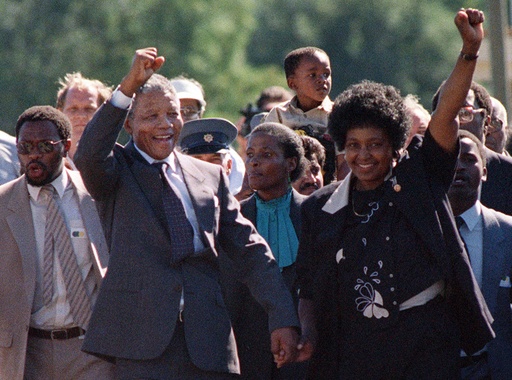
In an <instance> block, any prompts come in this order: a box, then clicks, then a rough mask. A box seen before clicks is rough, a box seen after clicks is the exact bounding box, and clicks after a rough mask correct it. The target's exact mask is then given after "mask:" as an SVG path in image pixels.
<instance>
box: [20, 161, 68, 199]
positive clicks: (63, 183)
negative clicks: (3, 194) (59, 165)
mask: <svg viewBox="0 0 512 380" xmlns="http://www.w3.org/2000/svg"><path fill="white" fill-rule="evenodd" d="M66 170H67V169H66V168H63V169H62V173H60V175H59V176H58V177H57V178H55V179H54V180H53V181H52V182H50V184H51V185H53V187H54V188H55V190H56V191H57V194H59V198H62V196H63V195H64V191H65V190H66V187H68V184H69V178H68V174H67V173H66ZM27 188H28V193H29V194H30V196H31V197H32V199H35V200H37V199H38V197H39V192H40V191H41V186H33V185H31V184H29V183H27Z"/></svg>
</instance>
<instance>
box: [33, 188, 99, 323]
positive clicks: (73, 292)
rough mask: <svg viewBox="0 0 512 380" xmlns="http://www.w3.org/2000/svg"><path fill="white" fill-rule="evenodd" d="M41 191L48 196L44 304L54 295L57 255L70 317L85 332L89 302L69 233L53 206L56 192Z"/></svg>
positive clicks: (58, 211) (60, 214) (44, 261)
mask: <svg viewBox="0 0 512 380" xmlns="http://www.w3.org/2000/svg"><path fill="white" fill-rule="evenodd" d="M41 191H43V192H45V193H46V194H48V207H47V211H46V227H45V241H44V254H43V257H44V258H43V300H44V302H45V304H47V303H49V302H47V300H48V297H49V300H50V301H51V298H52V295H53V258H54V255H55V253H56V254H57V255H58V258H59V261H60V266H61V269H62V274H63V277H64V283H65V284H66V291H67V299H68V302H69V305H70V307H71V314H72V315H73V319H74V321H75V323H76V324H77V325H79V326H80V327H82V328H83V329H86V328H87V325H88V323H89V319H90V318H91V309H92V308H91V301H90V299H89V296H88V295H87V292H86V290H85V285H84V281H83V279H82V275H81V273H80V268H79V267H78V263H77V260H76V255H75V252H74V250H73V246H72V244H71V238H70V233H69V231H68V229H67V227H66V223H65V222H64V218H63V216H62V213H61V212H60V210H59V206H58V205H57V203H56V202H55V199H54V196H57V194H56V192H55V188H54V187H53V186H52V185H45V186H43V188H42V189H41ZM48 283H50V284H48Z"/></svg>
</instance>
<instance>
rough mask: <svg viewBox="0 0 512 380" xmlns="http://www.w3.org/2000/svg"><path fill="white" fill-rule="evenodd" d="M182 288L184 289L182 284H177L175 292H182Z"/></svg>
mask: <svg viewBox="0 0 512 380" xmlns="http://www.w3.org/2000/svg"><path fill="white" fill-rule="evenodd" d="M181 289H182V287H181V285H176V286H175V287H174V291H175V292H181Z"/></svg>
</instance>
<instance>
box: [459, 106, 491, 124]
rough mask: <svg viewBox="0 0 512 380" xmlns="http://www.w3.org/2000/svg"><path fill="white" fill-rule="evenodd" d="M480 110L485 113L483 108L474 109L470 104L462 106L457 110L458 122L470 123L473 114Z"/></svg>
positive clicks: (473, 116)
mask: <svg viewBox="0 0 512 380" xmlns="http://www.w3.org/2000/svg"><path fill="white" fill-rule="evenodd" d="M481 112H483V113H484V114H485V108H477V109H474V108H473V107H472V106H466V107H462V108H461V109H460V110H459V122H460V123H462V124H466V123H471V122H472V121H473V119H474V118H475V114H477V113H481Z"/></svg>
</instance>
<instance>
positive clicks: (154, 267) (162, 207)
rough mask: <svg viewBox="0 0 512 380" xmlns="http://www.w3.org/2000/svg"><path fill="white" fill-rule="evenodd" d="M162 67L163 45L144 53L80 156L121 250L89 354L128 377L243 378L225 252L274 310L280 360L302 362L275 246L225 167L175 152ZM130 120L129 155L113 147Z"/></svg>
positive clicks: (173, 112) (176, 112) (175, 130)
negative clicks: (224, 277)
mask: <svg viewBox="0 0 512 380" xmlns="http://www.w3.org/2000/svg"><path fill="white" fill-rule="evenodd" d="M163 62H164V58H163V57H159V56H157V50H156V49H155V48H146V49H141V50H137V52H136V54H135V57H134V60H133V63H132V67H131V69H130V71H129V73H128V74H127V75H126V76H125V77H124V79H123V81H122V82H121V84H120V86H119V88H118V90H117V91H115V92H114V94H113V96H112V98H111V99H110V101H107V102H106V103H105V104H104V105H103V106H102V107H101V108H100V110H99V111H98V112H97V114H96V115H95V117H94V118H93V120H92V121H91V122H90V123H89V125H88V126H87V128H86V130H85V132H84V134H83V136H82V138H81V141H80V145H79V148H78V151H77V153H76V155H75V163H76V165H77V167H78V169H79V170H80V171H81V172H82V173H83V176H84V178H86V180H85V183H86V186H87V187H88V189H89V190H90V192H91V194H92V195H93V197H94V198H95V199H96V201H97V203H98V205H99V207H100V209H101V213H100V214H101V216H102V220H103V224H104V226H105V229H106V230H105V233H106V237H107V241H108V243H109V245H110V248H111V256H110V262H109V271H108V273H107V275H106V277H105V282H104V286H102V289H101V291H100V295H99V297H98V301H97V304H96V307H95V310H94V313H93V316H92V319H91V323H90V327H89V330H88V331H87V338H86V339H85V342H84V350H85V351H88V352H91V353H94V354H97V355H101V356H106V357H110V358H114V359H115V360H116V363H117V371H118V377H119V378H122V379H139V378H165V379H228V378H232V377H233V376H235V375H234V374H237V373H239V364H238V358H237V354H236V346H235V341H234V336H233V332H232V329H231V323H230V320H229V317H228V314H227V311H226V308H225V305H224V300H223V297H222V295H221V290H220V286H219V269H218V268H219V267H218V256H219V255H223V254H225V255H228V256H229V258H230V259H232V260H233V262H234V263H235V267H236V273H234V274H233V275H235V276H237V277H238V278H240V279H241V280H242V281H243V282H244V283H245V284H247V286H248V287H249V288H250V289H251V292H252V293H253V295H254V296H255V298H256V299H257V300H258V301H259V302H260V303H261V304H262V305H264V307H265V310H266V311H267V312H268V315H269V329H270V331H271V332H272V333H271V336H272V352H273V354H274V359H275V360H276V361H277V362H278V365H282V364H285V363H287V362H290V361H293V360H294V359H295V357H296V354H297V352H296V344H297V340H298V337H297V332H296V330H295V328H296V327H297V326H298V321H297V316H296V315H295V312H294V307H293V301H292V299H291V296H290V294H289V292H288V290H287V289H286V286H285V284H284V282H283V281H282V279H281V278H280V274H279V268H278V267H277V265H276V262H275V260H274V259H273V257H272V255H271V252H270V249H269V248H268V245H267V244H266V243H265V241H264V240H263V239H262V238H261V237H260V236H259V235H258V234H257V233H256V231H255V229H254V227H253V225H252V224H251V223H250V222H249V221H247V220H246V219H245V218H243V217H242V215H241V213H240V210H239V206H238V203H237V202H236V200H235V199H234V198H233V196H232V195H231V194H230V192H229V190H228V186H227V177H226V175H225V173H224V172H223V171H222V169H221V168H220V167H218V166H214V165H212V164H209V163H206V162H202V161H199V160H195V159H193V158H191V157H188V156H184V155H182V154H180V153H178V152H175V151H174V147H175V143H176V141H177V139H178V136H179V133H180V131H181V128H182V120H181V116H180V103H179V100H178V98H177V96H176V93H175V91H174V88H173V87H172V85H170V83H169V81H168V80H167V79H166V78H164V77H162V76H160V75H158V74H154V72H155V71H156V70H158V69H159V68H160V67H161V65H162V64H163ZM133 95H135V97H134V100H133V104H131V103H132V97H133ZM130 104H131V108H130V111H128V108H129V107H130ZM125 118H126V120H125ZM124 120H125V124H124V126H125V129H126V130H127V132H128V133H129V134H130V135H131V137H132V139H131V141H130V142H129V143H128V144H127V145H126V146H124V147H122V146H120V145H116V144H115V141H116V138H117V135H118V133H119V131H120V129H121V126H122V124H123V121H124ZM161 162H163V163H164V165H163V166H162V165H161V164H160V165H159V166H162V167H161V168H157V167H154V166H152V165H151V164H153V163H156V164H158V163H161ZM159 173H160V176H159ZM176 198H178V202H177V203H176ZM170 203H173V205H172V206H170ZM177 230H179V233H176V231H177Z"/></svg>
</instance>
